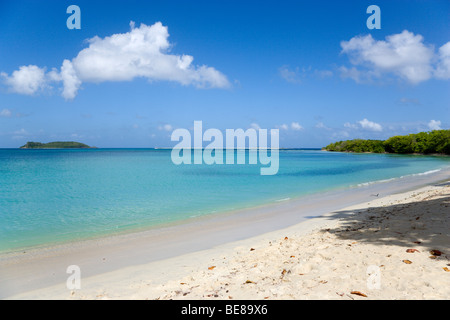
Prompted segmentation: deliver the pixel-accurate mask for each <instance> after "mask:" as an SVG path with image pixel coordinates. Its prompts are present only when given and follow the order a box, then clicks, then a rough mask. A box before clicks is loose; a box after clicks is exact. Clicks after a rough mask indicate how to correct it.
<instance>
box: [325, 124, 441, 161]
mask: <svg viewBox="0 0 450 320" xmlns="http://www.w3.org/2000/svg"><path fill="white" fill-rule="evenodd" d="M323 150H326V151H339V152H372V153H400V154H414V153H419V154H448V155H450V130H433V131H430V132H420V133H414V134H409V135H404V136H394V137H391V138H389V139H387V140H363V139H355V140H346V141H338V142H335V143H331V144H329V145H328V146H326V147H325V148H323Z"/></svg>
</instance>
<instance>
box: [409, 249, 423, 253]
mask: <svg viewBox="0 0 450 320" xmlns="http://www.w3.org/2000/svg"><path fill="white" fill-rule="evenodd" d="M406 252H408V253H414V252H420V251H419V250H417V249H407V250H406Z"/></svg>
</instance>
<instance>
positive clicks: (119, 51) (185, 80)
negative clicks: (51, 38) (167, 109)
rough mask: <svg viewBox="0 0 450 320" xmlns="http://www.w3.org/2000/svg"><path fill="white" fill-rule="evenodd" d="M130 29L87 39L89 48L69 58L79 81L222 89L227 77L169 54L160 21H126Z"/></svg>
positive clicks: (186, 57)
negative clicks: (159, 82)
mask: <svg viewBox="0 0 450 320" xmlns="http://www.w3.org/2000/svg"><path fill="white" fill-rule="evenodd" d="M130 26H131V31H129V32H127V33H121V34H113V35H112V36H109V37H105V38H100V37H97V36H96V37H94V38H92V39H90V40H89V47H88V48H86V49H83V50H82V51H80V52H79V53H78V55H77V57H75V58H74V59H73V60H72V63H73V66H74V68H75V70H76V72H77V74H78V76H79V78H80V79H81V80H83V81H87V82H103V81H130V80H133V79H135V78H139V77H142V78H146V79H148V80H150V81H157V80H167V81H175V82H178V83H181V84H183V85H194V86H196V87H199V88H205V87H212V88H224V87H228V86H229V82H228V80H227V78H226V77H225V76H224V75H223V74H222V73H220V72H219V71H217V70H216V69H214V68H211V67H207V66H204V65H203V66H194V65H193V64H192V62H193V60H194V58H193V57H192V56H190V55H181V56H180V55H173V54H170V53H169V49H170V47H171V44H170V43H169V41H168V37H169V33H168V28H167V27H165V26H163V25H162V23H161V22H157V23H155V24H153V25H152V26H147V25H145V24H141V25H140V27H139V28H136V27H135V26H134V23H131V24H130Z"/></svg>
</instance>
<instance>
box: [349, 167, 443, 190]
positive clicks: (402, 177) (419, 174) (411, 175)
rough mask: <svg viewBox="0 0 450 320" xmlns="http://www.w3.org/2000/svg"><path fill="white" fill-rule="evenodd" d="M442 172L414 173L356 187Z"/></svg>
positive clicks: (360, 184) (436, 170)
mask: <svg viewBox="0 0 450 320" xmlns="http://www.w3.org/2000/svg"><path fill="white" fill-rule="evenodd" d="M441 170H442V169H435V170H429V171H425V172H420V173H412V174H408V175H404V176H400V177H397V178H390V179H382V180H376V181H369V182H363V183H358V184H357V185H356V187H365V186H370V185H372V184H375V183H384V182H390V181H394V180H398V179H404V178H407V177H415V176H424V175H428V174H432V173H436V172H439V171H441ZM352 187H355V186H354V185H353V186H352Z"/></svg>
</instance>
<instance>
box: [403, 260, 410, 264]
mask: <svg viewBox="0 0 450 320" xmlns="http://www.w3.org/2000/svg"><path fill="white" fill-rule="evenodd" d="M402 261H403V262H404V263H406V264H411V263H412V261H410V260H402Z"/></svg>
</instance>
